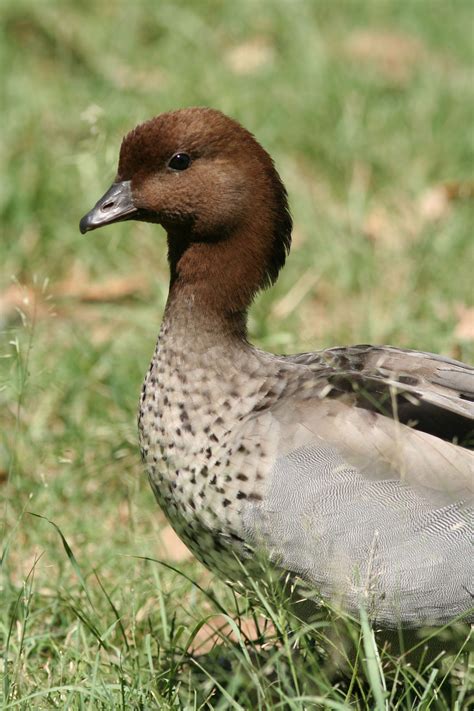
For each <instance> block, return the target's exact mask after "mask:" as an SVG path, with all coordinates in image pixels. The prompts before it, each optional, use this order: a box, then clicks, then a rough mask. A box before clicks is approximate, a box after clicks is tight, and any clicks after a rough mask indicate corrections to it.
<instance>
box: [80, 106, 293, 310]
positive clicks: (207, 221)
mask: <svg viewBox="0 0 474 711" xmlns="http://www.w3.org/2000/svg"><path fill="white" fill-rule="evenodd" d="M122 220H144V221H146V222H157V223H160V224H161V225H163V227H164V228H165V230H166V231H167V233H168V255H169V262H170V269H171V291H172V294H173V292H176V291H180V290H183V289H184V290H185V291H186V292H187V293H191V292H192V293H193V297H194V298H196V299H202V300H204V301H205V302H206V303H205V306H206V308H207V309H213V310H216V311H221V312H226V313H228V314H229V315H230V314H232V313H234V314H235V313H244V312H245V311H246V309H247V307H248V306H249V304H250V302H251V300H252V298H253V296H254V295H255V293H256V292H257V291H258V290H259V289H261V288H264V287H266V286H267V285H269V284H271V283H273V282H274V281H275V279H276V277H277V275H278V272H279V270H280V269H281V267H282V266H283V264H284V263H285V258H286V255H287V253H288V250H289V247H290V240H291V227H292V223H291V217H290V214H289V211H288V203H287V196H286V191H285V188H284V186H283V184H282V182H281V180H280V178H279V176H278V173H277V172H276V170H275V167H274V165H273V161H272V159H271V158H270V156H269V155H268V153H266V151H264V150H263V148H262V147H261V146H260V145H259V144H258V143H257V141H256V140H255V138H254V137H253V136H252V135H251V134H250V133H249V132H248V131H246V130H245V129H244V128H243V127H242V126H240V125H239V124H238V123H237V122H236V121H233V120H232V119H230V118H228V117H227V116H225V115H224V114H222V113H220V112H219V111H215V110H213V109H207V108H190V109H182V110H179V111H173V112H170V113H165V114H161V115H160V116H157V117H155V118H153V119H151V120H150V121H146V122H145V123H143V124H141V125H139V126H138V127H137V128H135V129H134V130H133V131H131V132H130V133H129V134H128V135H127V136H125V138H124V140H123V142H122V147H121V150H120V160H119V166H118V173H117V177H116V179H115V181H114V184H113V185H112V187H111V188H110V190H109V191H107V193H105V195H104V196H103V197H102V198H101V199H100V200H99V202H98V203H97V204H96V205H95V207H94V208H93V209H92V210H91V211H90V212H89V213H88V214H87V215H85V217H83V218H82V220H81V223H80V229H81V232H82V233H84V232H87V231H89V230H94V229H97V228H98V227H101V226H103V225H107V224H111V223H113V222H118V221H122Z"/></svg>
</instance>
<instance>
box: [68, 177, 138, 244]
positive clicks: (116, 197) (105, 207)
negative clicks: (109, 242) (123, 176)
mask: <svg viewBox="0 0 474 711" xmlns="http://www.w3.org/2000/svg"><path fill="white" fill-rule="evenodd" d="M138 212H139V210H138V209H137V208H136V207H135V205H134V203H133V196H132V190H131V186H130V180H124V181H123V182H121V183H113V184H112V186H111V187H110V188H109V190H107V192H106V193H105V195H103V196H102V197H101V198H100V200H99V201H98V202H97V203H96V204H95V205H94V207H93V208H92V210H91V211H90V212H88V213H87V215H84V217H83V218H82V220H81V221H80V223H79V229H80V230H81V233H82V234H85V233H86V232H90V231H91V230H96V229H97V228H98V227H102V226H103V225H110V224H111V223H112V222H121V221H123V220H133V219H134V218H136V216H137V214H138Z"/></svg>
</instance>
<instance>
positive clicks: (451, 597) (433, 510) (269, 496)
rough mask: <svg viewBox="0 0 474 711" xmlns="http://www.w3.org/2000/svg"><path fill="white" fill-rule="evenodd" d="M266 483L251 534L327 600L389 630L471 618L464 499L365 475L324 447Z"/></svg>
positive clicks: (292, 457) (285, 465) (251, 509)
mask: <svg viewBox="0 0 474 711" xmlns="http://www.w3.org/2000/svg"><path fill="white" fill-rule="evenodd" d="M450 446H452V445H450ZM467 454H468V453H467ZM269 482H270V483H269V486H268V489H267V491H266V494H265V497H264V499H263V501H262V502H260V503H259V504H250V503H249V504H248V505H247V507H246V509H245V513H244V524H245V527H246V529H247V534H248V535H249V536H250V538H252V539H253V540H254V542H255V543H256V544H258V545H263V546H264V547H265V548H266V549H267V550H269V552H270V554H271V557H272V559H273V560H274V561H275V562H276V563H277V564H278V565H280V566H281V567H282V568H283V569H285V570H288V571H290V572H291V573H293V574H297V575H299V576H301V577H302V578H303V579H305V580H306V581H307V582H309V583H310V584H311V585H312V586H314V587H315V589H316V590H317V592H318V593H320V594H321V595H323V596H325V597H327V598H329V599H331V600H332V601H333V602H334V603H336V604H337V603H339V604H341V605H342V606H343V607H344V608H346V609H349V610H350V611H352V612H354V613H356V614H357V612H358V610H359V607H360V605H364V607H366V608H367V609H368V610H369V611H370V613H371V615H372V618H373V619H374V620H375V621H376V622H377V623H380V624H383V625H385V626H388V627H392V626H397V625H399V624H402V625H404V626H408V627H410V626H416V627H419V626H422V625H428V624H429V625H431V624H444V623H446V622H448V621H450V620H452V619H453V618H454V617H456V616H457V615H460V614H463V613H466V612H467V611H469V610H471V611H472V609H473V604H474V600H473V592H474V567H473V556H472V543H471V540H472V523H473V510H472V506H469V504H468V502H467V501H464V500H462V499H458V500H453V499H452V498H451V497H447V498H444V497H443V495H442V494H440V493H439V492H437V494H436V496H432V492H431V491H430V490H429V489H427V488H424V487H420V486H418V485H416V486H411V485H409V484H407V483H406V482H404V481H403V480H401V479H400V478H397V477H392V478H390V477H388V478H373V477H372V478H371V477H367V476H366V473H365V472H364V473H362V472H361V471H360V469H359V468H357V467H355V466H353V465H352V464H350V463H348V461H347V459H346V457H345V456H344V455H343V454H341V451H340V449H338V448H337V447H335V446H333V445H330V444H324V443H323V442H322V441H321V440H319V439H318V441H315V442H313V443H311V444H308V445H305V446H301V447H298V448H296V449H294V450H292V451H290V452H288V453H287V454H285V455H282V456H280V457H279V458H278V459H277V461H276V462H275V464H274V467H273V471H272V472H271V476H270V479H269ZM471 619H472V616H471Z"/></svg>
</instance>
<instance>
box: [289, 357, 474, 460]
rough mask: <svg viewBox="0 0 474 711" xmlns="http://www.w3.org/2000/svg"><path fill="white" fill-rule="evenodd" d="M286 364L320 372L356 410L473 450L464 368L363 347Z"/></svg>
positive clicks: (472, 392) (473, 406)
mask: <svg viewBox="0 0 474 711" xmlns="http://www.w3.org/2000/svg"><path fill="white" fill-rule="evenodd" d="M285 360H286V361H287V362H291V363H295V364H300V365H305V366H307V367H308V368H309V369H311V370H314V371H315V372H321V375H323V376H324V377H325V378H327V381H328V383H329V385H330V386H331V388H332V389H333V396H335V395H337V394H338V393H340V394H342V393H351V394H352V395H353V397H354V402H355V404H357V405H358V406H359V407H363V408H365V409H368V410H372V411H375V412H380V413H381V414H384V415H387V416H389V417H393V418H396V419H397V420H399V421H400V422H402V423H405V424H407V423H409V424H410V425H411V426H414V427H416V428H417V429H420V430H422V431H424V432H428V433H430V434H433V435H436V436H437V437H441V438H442V439H444V440H446V441H453V440H454V441H456V442H458V443H460V444H462V445H463V446H468V447H472V446H474V368H472V367H471V366H469V365H466V364H464V363H461V362H459V361H456V360H451V359H449V358H444V357H442V356H438V355H434V354H431V353H423V352H420V351H414V350H403V349H398V348H392V347H390V346H366V345H360V346H351V347H347V348H330V349H328V350H325V351H319V352H316V353H301V354H298V355H293V356H285Z"/></svg>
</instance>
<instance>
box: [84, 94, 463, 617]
mask: <svg viewBox="0 0 474 711" xmlns="http://www.w3.org/2000/svg"><path fill="white" fill-rule="evenodd" d="M125 220H139V221H144V222H149V223H156V224H158V225H161V226H162V227H163V228H164V231H165V232H166V235H167V249H168V262H169V271H170V283H169V294H168V299H167V303H166V307H165V311H164V315H163V319H162V323H161V328H160V330H159V335H158V340H157V343H156V347H155V350H154V353H153V356H152V359H151V363H150V365H149V368H148V371H147V373H146V376H145V380H144V383H143V388H142V391H141V397H140V404H139V414H138V431H139V444H140V450H141V454H142V458H143V462H144V464H145V467H146V470H147V473H148V477H149V480H150V483H151V488H152V490H153V492H154V494H155V497H156V500H157V502H158V504H159V505H160V506H161V508H162V510H163V512H164V514H165V516H166V517H167V519H168V520H169V522H170V523H171V525H172V527H173V528H174V529H175V531H176V532H177V534H178V536H179V537H180V538H181V539H182V540H183V541H184V542H185V544H186V545H187V546H188V547H189V548H190V549H191V551H192V552H193V553H194V555H195V556H196V557H197V558H198V559H199V560H200V561H201V562H202V563H203V564H204V565H205V566H206V567H207V568H209V569H210V570H211V571H212V572H214V573H216V574H217V575H218V576H220V577H222V578H224V579H225V580H226V581H228V582H229V583H230V584H233V583H234V582H237V583H239V584H242V585H243V586H244V587H245V585H246V584H247V582H246V579H245V575H244V573H243V572H242V571H243V569H244V568H245V570H251V571H252V565H253V564H255V571H256V573H255V574H258V571H257V568H258V566H257V564H256V561H257V560H261V559H264V560H265V561H267V562H268V564H269V565H270V566H271V568H272V570H276V571H278V573H279V574H280V573H281V575H282V578H285V579H286V580H288V579H289V580H292V581H301V582H302V583H303V584H304V585H306V586H307V587H308V588H309V589H310V590H311V591H312V592H311V595H312V598H311V599H312V600H314V602H315V604H316V605H317V606H319V605H321V604H324V603H325V602H327V603H328V604H329V605H335V606H337V608H338V609H339V608H340V609H343V610H345V611H347V612H348V613H349V614H351V615H355V616H359V615H360V614H361V610H362V608H364V610H365V611H366V612H367V614H368V616H369V619H370V621H371V622H372V623H373V624H374V625H378V626H380V627H382V628H387V629H395V628H398V629H400V627H401V628H406V629H418V628H421V627H425V626H427V625H429V626H442V625H446V624H448V623H449V622H451V621H453V620H459V619H463V620H466V621H473V620H474V615H473V604H474V602H473V600H474V564H473V561H474V558H473V556H472V533H473V527H472V524H473V484H474V452H473V451H472V450H473V444H474V437H473V424H474V369H473V368H472V367H470V366H469V365H466V364H464V363H462V362H459V361H457V360H452V359H450V358H445V357H443V356H441V355H435V354H431V353H424V352H419V351H416V350H407V349H402V348H396V347H392V346H381V345H366V344H364V345H355V346H346V347H333V348H328V349H325V350H319V351H315V352H310V353H300V354H294V355H278V354H273V353H268V352H265V351H263V350H261V349H259V348H257V347H256V346H254V345H252V343H250V341H249V339H248V333H247V315H248V311H249V307H250V306H251V304H252V302H253V300H254V297H255V296H256V294H257V293H258V292H259V291H261V290H262V289H265V288H267V287H269V286H271V285H272V284H273V283H274V282H275V280H276V279H277V277H278V274H279V272H280V270H281V269H282V267H283V266H284V264H285V260H286V258H287V255H288V253H289V249H290V243H291V233H292V218H291V215H290V211H289V207H288V198H287V192H286V189H285V187H284V185H283V183H282V180H281V178H280V176H279V174H278V172H277V170H276V168H275V165H274V162H273V160H272V158H271V157H270V155H269V154H268V153H267V152H266V151H265V149H264V148H263V147H262V146H261V145H260V144H259V142H258V141H257V140H256V138H255V137H254V136H253V135H252V134H251V133H250V132H249V131H247V130H246V129H245V128H244V127H243V126H242V125H240V124H239V123H238V122H237V121H235V120H234V119H232V118H230V117H228V116H226V115H225V114H223V113H221V112H220V111H218V110H215V109H212V108H206V107H193V108H184V109H179V110H175V111H170V112H166V113H162V114H160V115H158V116H156V117H154V118H152V119H151V120H148V121H145V122H144V123H141V124H140V125H138V126H137V127H136V128H134V129H133V130H132V131H130V132H129V133H128V134H127V135H126V136H125V138H124V139H123V141H122V144H121V148H120V156H119V162H118V171H117V175H116V177H115V179H114V182H113V184H112V186H111V187H110V189H109V190H107V191H106V192H105V194H104V195H103V197H101V198H100V199H99V201H98V202H97V203H96V205H95V206H94V207H93V208H92V209H91V210H90V211H89V212H88V213H87V214H86V215H85V216H84V217H83V218H82V219H81V221H80V231H81V233H83V234H84V233H86V232H89V231H91V230H95V229H98V228H101V227H104V226H106V225H112V224H114V223H117V222H120V221H125ZM244 564H245V565H244ZM245 566H248V568H247V567H245Z"/></svg>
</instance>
